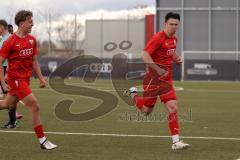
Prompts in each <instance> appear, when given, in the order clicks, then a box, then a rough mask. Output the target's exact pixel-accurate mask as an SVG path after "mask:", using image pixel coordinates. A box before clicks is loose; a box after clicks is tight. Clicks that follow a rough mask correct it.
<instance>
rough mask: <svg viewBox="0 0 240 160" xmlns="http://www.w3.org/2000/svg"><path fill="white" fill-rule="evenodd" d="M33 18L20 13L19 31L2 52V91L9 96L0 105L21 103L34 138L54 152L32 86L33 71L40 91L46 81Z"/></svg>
mask: <svg viewBox="0 0 240 160" xmlns="http://www.w3.org/2000/svg"><path fill="white" fill-rule="evenodd" d="M32 17H33V14H32V12H31V11H26V10H21V11H19V12H18V13H17V14H16V16H15V23H16V25H17V26H18V29H17V31H16V32H15V33H14V34H12V35H11V36H10V37H9V38H8V39H7V40H6V41H5V42H4V44H3V46H2V48H1V50H0V80H1V84H2V87H3V89H4V90H5V91H8V94H7V96H6V98H5V99H4V100H1V101H0V109H7V108H9V107H10V106H15V105H16V104H17V102H18V101H20V100H21V101H22V102H23V103H24V104H25V106H27V107H29V109H30V112H31V118H32V124H33V127H34V131H35V134H36V136H37V138H38V139H39V142H40V147H41V148H42V149H48V150H49V149H54V148H56V147H57V146H56V145H55V144H53V143H51V142H50V141H49V140H47V138H46V137H45V135H44V132H43V126H42V124H41V121H40V112H39V109H40V105H39V102H38V100H37V98H36V97H35V96H34V94H33V93H32V90H31V88H30V86H29V83H30V77H31V75H32V70H34V71H35V73H36V75H37V76H38V78H39V81H40V88H44V87H45V83H46V81H45V79H44V77H43V76H42V73H41V70H40V67H39V64H38V61H37V54H38V50H37V41H36V39H35V37H34V36H32V35H30V32H31V30H32V27H33V19H32ZM5 59H8V76H7V84H6V83H5V79H4V75H3V65H2V64H3V62H4V60H5Z"/></svg>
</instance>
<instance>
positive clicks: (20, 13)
mask: <svg viewBox="0 0 240 160" xmlns="http://www.w3.org/2000/svg"><path fill="white" fill-rule="evenodd" d="M32 16H33V13H32V12H31V11H26V10H20V11H18V12H17V14H16V16H15V24H16V25H17V26H19V24H20V22H23V21H25V20H26V19H27V18H28V17H32Z"/></svg>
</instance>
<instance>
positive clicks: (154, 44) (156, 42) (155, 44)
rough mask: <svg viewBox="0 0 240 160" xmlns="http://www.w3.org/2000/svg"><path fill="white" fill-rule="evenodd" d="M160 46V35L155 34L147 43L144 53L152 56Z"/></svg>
mask: <svg viewBox="0 0 240 160" xmlns="http://www.w3.org/2000/svg"><path fill="white" fill-rule="evenodd" d="M161 45H162V37H161V34H158V33H157V34H155V35H154V36H153V37H152V39H150V41H149V42H148V43H147V45H146V46H145V48H144V51H146V52H148V53H149V54H150V55H151V54H153V53H154V52H155V51H156V50H157V49H158V48H159V47H160V46H161Z"/></svg>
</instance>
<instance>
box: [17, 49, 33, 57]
mask: <svg viewBox="0 0 240 160" xmlns="http://www.w3.org/2000/svg"><path fill="white" fill-rule="evenodd" d="M32 54H33V48H28V49H23V50H21V51H20V52H19V56H21V57H26V56H30V55H32Z"/></svg>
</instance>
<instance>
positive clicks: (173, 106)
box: [167, 103, 178, 113]
mask: <svg viewBox="0 0 240 160" xmlns="http://www.w3.org/2000/svg"><path fill="white" fill-rule="evenodd" d="M167 108H168V111H169V113H177V112H178V105H177V103H171V104H169V105H168V106H167Z"/></svg>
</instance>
